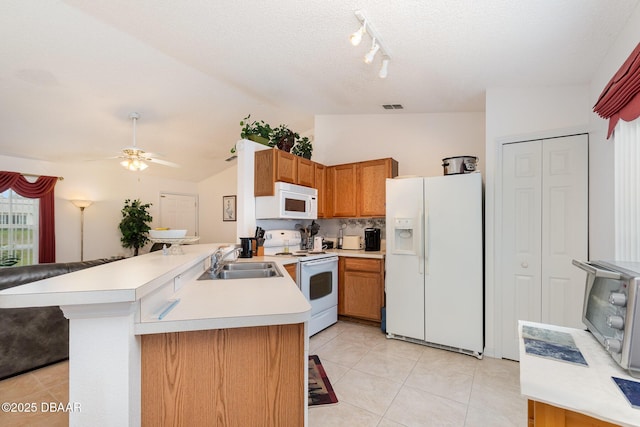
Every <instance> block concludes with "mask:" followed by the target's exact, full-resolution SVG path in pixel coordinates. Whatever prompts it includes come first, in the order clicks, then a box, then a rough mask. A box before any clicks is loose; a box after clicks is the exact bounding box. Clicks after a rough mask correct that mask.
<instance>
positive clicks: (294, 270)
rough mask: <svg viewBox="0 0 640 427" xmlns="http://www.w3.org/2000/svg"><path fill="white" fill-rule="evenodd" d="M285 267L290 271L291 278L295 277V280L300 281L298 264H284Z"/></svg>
mask: <svg viewBox="0 0 640 427" xmlns="http://www.w3.org/2000/svg"><path fill="white" fill-rule="evenodd" d="M284 269H285V270H287V273H289V276H291V278H292V279H293V281H294V282H296V283H298V274H297V272H298V264H297V263H294V264H286V265H285V266H284Z"/></svg>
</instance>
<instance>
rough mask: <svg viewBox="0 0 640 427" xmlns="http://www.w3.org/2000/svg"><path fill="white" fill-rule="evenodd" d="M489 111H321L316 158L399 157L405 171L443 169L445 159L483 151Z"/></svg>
mask: <svg viewBox="0 0 640 427" xmlns="http://www.w3.org/2000/svg"><path fill="white" fill-rule="evenodd" d="M484 134H485V115H484V113H443V114H393V113H390V114H363V115H316V117H315V140H314V142H313V157H312V160H314V161H317V162H320V163H322V164H325V165H336V164H341V163H350V162H358V161H363V160H372V159H379V158H384V157H393V158H394V159H396V160H397V161H398V163H399V174H400V175H421V176H438V175H442V173H443V169H442V159H443V158H445V157H453V156H464V155H466V156H477V157H479V158H480V171H483V170H484V164H483V156H484V137H485V135H484Z"/></svg>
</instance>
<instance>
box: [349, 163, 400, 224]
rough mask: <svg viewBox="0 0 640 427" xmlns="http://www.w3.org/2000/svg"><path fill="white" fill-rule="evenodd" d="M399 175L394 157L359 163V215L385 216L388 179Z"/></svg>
mask: <svg viewBox="0 0 640 427" xmlns="http://www.w3.org/2000/svg"><path fill="white" fill-rule="evenodd" d="M396 176H398V162H397V161H395V160H393V159H390V158H388V159H380V160H370V161H368V162H360V163H358V197H357V199H358V216H363V217H375V216H385V214H386V209H385V201H386V180H387V178H394V177H396Z"/></svg>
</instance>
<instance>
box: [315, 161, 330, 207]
mask: <svg viewBox="0 0 640 427" xmlns="http://www.w3.org/2000/svg"><path fill="white" fill-rule="evenodd" d="M313 173H314V181H315V188H316V189H317V190H318V218H325V217H327V216H328V212H327V208H326V207H327V205H328V203H327V184H326V180H327V168H326V167H325V166H324V165H321V164H320V163H315V162H314V163H313Z"/></svg>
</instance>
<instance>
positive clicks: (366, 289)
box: [338, 257, 384, 322]
mask: <svg viewBox="0 0 640 427" xmlns="http://www.w3.org/2000/svg"><path fill="white" fill-rule="evenodd" d="M383 306H384V260H382V259H374V258H356V257H340V259H339V261H338V314H340V315H342V316H349V317H355V318H358V319H365V320H373V321H376V322H379V321H380V320H381V314H380V309H381V308H382V307H383Z"/></svg>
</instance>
